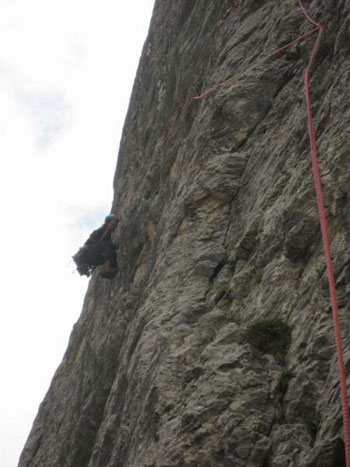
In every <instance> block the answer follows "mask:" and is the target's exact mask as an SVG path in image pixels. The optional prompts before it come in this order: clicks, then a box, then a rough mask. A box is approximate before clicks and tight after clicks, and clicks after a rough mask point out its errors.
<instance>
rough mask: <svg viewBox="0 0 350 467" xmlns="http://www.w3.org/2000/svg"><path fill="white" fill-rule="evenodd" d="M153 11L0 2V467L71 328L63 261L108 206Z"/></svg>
mask: <svg viewBox="0 0 350 467" xmlns="http://www.w3.org/2000/svg"><path fill="white" fill-rule="evenodd" d="M153 4H154V0H136V1H133V2H126V1H123V2H122V1H120V0H100V1H97V0H31V1H28V0H0V208H1V210H0V214H1V219H2V229H1V233H0V238H1V252H2V254H1V270H0V271H1V272H0V274H1V276H2V277H1V290H2V292H1V305H2V306H1V308H2V309H1V314H0V319H1V323H0V367H1V376H2V378H1V386H0V465H1V467H16V465H17V462H18V457H19V454H20V452H21V450H22V447H23V444H24V442H25V440H26V438H27V436H28V434H29V431H30V428H31V425H32V423H33V420H34V417H35V415H36V413H37V410H38V406H39V404H40V402H41V401H42V399H43V397H44V395H45V393H46V391H47V389H48V386H49V384H50V380H51V378H52V376H53V373H54V371H55V370H56V368H57V366H58V365H59V363H60V361H61V359H62V356H63V353H64V351H65V349H66V347H67V343H68V338H69V335H70V332H71V330H72V327H73V325H74V323H75V322H76V320H77V319H78V317H79V314H80V311H81V307H82V302H83V298H84V294H85V291H86V288H87V279H86V278H82V277H80V276H79V275H78V274H77V273H74V265H73V263H72V262H71V256H72V254H73V253H75V251H76V250H77V248H78V247H79V246H80V245H81V244H82V243H83V242H84V241H85V239H86V237H87V236H88V235H89V233H90V231H91V230H93V229H94V228H96V227H98V226H99V225H100V224H101V223H102V221H103V218H104V216H105V214H106V213H107V211H108V210H109V208H110V206H111V203H112V181H113V176H114V171H115V165H116V159H117V153H118V146H119V140H120V135H121V130H122V125H123V121H124V117H125V114H126V110H127V105H128V101H129V97H130V92H131V87H132V84H133V79H134V76H135V72H136V68H137V64H138V60H139V57H140V53H141V49H142V46H143V42H144V40H145V38H146V35H147V30H148V25H149V21H150V17H151V13H152V8H153Z"/></svg>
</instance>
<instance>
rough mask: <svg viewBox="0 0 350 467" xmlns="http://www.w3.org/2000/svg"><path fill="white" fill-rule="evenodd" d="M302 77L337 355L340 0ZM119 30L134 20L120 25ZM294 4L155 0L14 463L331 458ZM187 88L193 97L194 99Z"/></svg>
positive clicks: (341, 181) (325, 11)
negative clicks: (79, 277) (97, 235)
mask: <svg viewBox="0 0 350 467" xmlns="http://www.w3.org/2000/svg"><path fill="white" fill-rule="evenodd" d="M305 6H306V8H307V10H308V12H309V14H310V15H311V16H312V18H314V19H315V20H316V21H317V22H319V23H321V24H322V25H323V27H324V33H323V36H322V41H321V44H320V47H319V49H318V52H317V55H316V58H315V61H314V64H313V67H312V73H311V83H310V87H311V101H312V109H313V113H314V119H315V129H316V136H317V144H318V152H319V163H320V171H321V176H322V183H323V189H324V198H325V204H326V211H327V218H328V223H329V232H330V237H331V249H332V255H333V261H334V272H335V281H336V287H337V294H338V301H339V314H340V325H341V330H342V337H343V347H344V360H345V365H346V367H347V368H349V367H350V348H349V344H350V342H349V336H350V334H349V332H350V331H349V299H350V276H349V273H350V248H349V236H350V234H349V224H350V209H349V188H350V172H349V170H348V165H349V157H350V142H349V126H350V110H349V104H348V94H349V77H350V59H349V52H350V50H349V49H350V41H349V37H350V36H349V34H350V5H349V2H346V1H345V0H338V1H337V2H329V1H328V0H318V1H316V0H312V1H310V0H308V1H307V0H305ZM130 27H132V24H131V26H130ZM313 27H314V26H313V25H311V24H310V23H309V22H308V21H307V19H306V18H305V16H304V14H303V12H302V10H301V8H300V5H299V4H298V2H297V1H296V0H284V1H282V0H251V1H243V0H236V1H234V2H232V1H231V0H230V1H229V0H227V1H225V0H211V1H210V2H208V1H204V0H176V2H175V1H174V2H170V1H164V0H158V1H156V4H155V9H154V13H153V19H152V22H151V26H150V31H149V35H148V38H147V40H146V42H145V46H144V50H143V54H142V57H141V61H140V66H139V70H138V73H137V76H136V80H135V84H134V89H133V93H132V97H131V101H130V107H129V111H128V114H127V117H126V122H125V127H124V132H123V137H122V141H121V146H120V153H119V159H118V166H117V171H116V176H115V182H114V184H115V199H114V202H113V207H114V210H115V211H117V212H118V213H119V214H120V216H121V222H120V225H119V227H118V232H117V233H116V237H117V240H118V243H119V245H120V246H119V252H118V263H119V267H120V271H119V273H118V275H117V276H116V277H115V278H114V279H113V280H111V281H108V280H104V279H102V278H101V277H99V275H98V271H97V272H96V273H94V275H93V277H92V279H91V281H90V283H89V287H88V291H87V294H86V299H85V304H84V307H83V310H82V314H81V317H80V318H79V320H78V322H77V323H76V325H75V326H74V330H73V332H72V335H71V339H70V342H69V346H68V349H67V351H66V354H65V355H64V358H63V361H62V363H61V365H60V366H59V368H58V370H57V372H56V374H55V376H54V378H53V381H52V384H51V387H50V389H49V391H48V394H47V395H46V397H45V399H44V401H43V402H42V404H41V406H40V409H39V413H38V415H37V418H36V420H35V422H34V425H33V429H32V432H31V433H30V435H29V438H28V441H27V444H26V446H25V448H24V450H23V453H22V456H21V459H20V462H19V466H20V467H48V466H50V467H85V466H88V467H107V466H108V467H226V466H227V467H228V466H230V467H232V466H235V467H241V466H242V467H243V466H249V467H259V466H260V467H287V466H288V467H342V466H344V465H345V461H344V446H343V429H342V415H341V404H340V392H339V382H338V373H337V363H336V353H335V345H334V334H333V324H332V314H331V309H330V301H329V292H328V283H327V278H326V268H325V261H324V255H323V251H322V241H321V235H320V231H319V222H318V215H317V207H316V201H315V194H314V185H313V179H312V169H311V162H310V148H309V140H308V133H307V122H306V109H305V102H304V96H303V92H304V90H303V74H304V71H305V68H306V65H307V63H308V60H309V57H310V53H311V50H312V47H313V44H314V41H315V39H316V33H313V34H311V35H308V36H307V37H305V38H303V39H301V40H298V41H297V42H296V43H295V44H294V45H292V46H290V47H288V48H287V49H285V50H283V51H280V52H279V53H273V52H274V51H275V50H276V49H278V48H279V47H281V46H283V45H285V44H288V43H290V42H291V41H293V40H295V39H297V38H298V37H300V36H301V35H303V34H304V33H305V32H307V31H310V30H312V29H313ZM195 97H196V98H195Z"/></svg>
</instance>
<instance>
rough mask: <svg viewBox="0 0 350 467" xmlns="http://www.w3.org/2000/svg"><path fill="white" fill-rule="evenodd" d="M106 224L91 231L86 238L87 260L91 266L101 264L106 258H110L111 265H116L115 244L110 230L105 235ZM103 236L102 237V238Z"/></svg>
mask: <svg viewBox="0 0 350 467" xmlns="http://www.w3.org/2000/svg"><path fill="white" fill-rule="evenodd" d="M106 229H107V224H104V225H103V226H102V227H100V228H99V229H96V230H94V231H93V232H92V234H91V235H90V237H89V238H88V239H87V240H86V242H85V246H88V252H87V261H88V262H89V263H90V264H92V265H93V266H98V265H100V264H103V263H104V262H105V261H106V260H111V267H112V268H114V267H116V265H117V263H116V253H115V251H116V249H117V245H115V243H113V242H112V232H111V231H109V232H107V233H106V234H105V235H104V233H105V231H106ZM102 237H103V238H102Z"/></svg>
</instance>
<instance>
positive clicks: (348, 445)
mask: <svg viewBox="0 0 350 467" xmlns="http://www.w3.org/2000/svg"><path fill="white" fill-rule="evenodd" d="M298 1H299V5H300V8H301V9H302V11H303V13H304V15H305V17H306V18H307V20H308V21H309V22H310V23H311V24H313V25H314V26H315V27H316V28H315V29H316V30H317V31H318V34H317V38H316V41H315V44H314V47H313V49H312V52H311V55H310V59H309V63H308V65H307V67H306V71H305V75H304V91H305V102H306V108H307V120H308V130H309V140H310V149H311V161H312V169H313V175H314V183H315V190H316V198H317V207H318V216H319V221H320V226H321V232H322V242H323V250H324V254H325V258H326V265H327V275H328V284H329V292H330V298H331V304H332V316H333V327H334V334H335V343H336V349H337V358H338V371H339V381H340V393H341V401H342V412H343V429H344V445H345V458H346V467H350V437H349V435H350V429H349V406H348V396H347V387H346V374H345V366H344V358H343V351H342V341H341V332H340V325H339V313H338V302H337V296H336V291H335V282H334V274H333V266H332V258H331V251H330V242H329V236H328V229H327V220H326V211H325V207H324V202H323V194H322V185H321V177H320V171H319V165H318V158H317V148H316V137H315V129H314V124H313V118H312V111H311V102H310V92H309V75H310V68H311V66H312V63H313V60H314V58H315V55H316V52H317V49H318V46H319V43H320V39H321V35H322V32H323V26H322V25H321V24H318V23H317V22H316V21H315V20H313V19H312V18H311V17H310V15H309V14H308V12H307V11H306V8H305V7H304V5H303V3H302V0H298Z"/></svg>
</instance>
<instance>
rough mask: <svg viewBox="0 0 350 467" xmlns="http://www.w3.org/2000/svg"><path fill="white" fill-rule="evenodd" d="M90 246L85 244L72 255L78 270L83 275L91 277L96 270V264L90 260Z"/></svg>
mask: <svg viewBox="0 0 350 467" xmlns="http://www.w3.org/2000/svg"><path fill="white" fill-rule="evenodd" d="M88 252H89V247H88V246H87V245H84V246H82V247H80V248H79V250H78V251H77V252H76V253H75V255H73V256H72V259H73V261H74V262H75V264H76V265H77V270H78V272H79V274H80V275H81V276H87V277H89V276H90V275H91V273H92V271H93V270H94V266H93V265H92V264H90V263H89V261H88Z"/></svg>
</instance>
